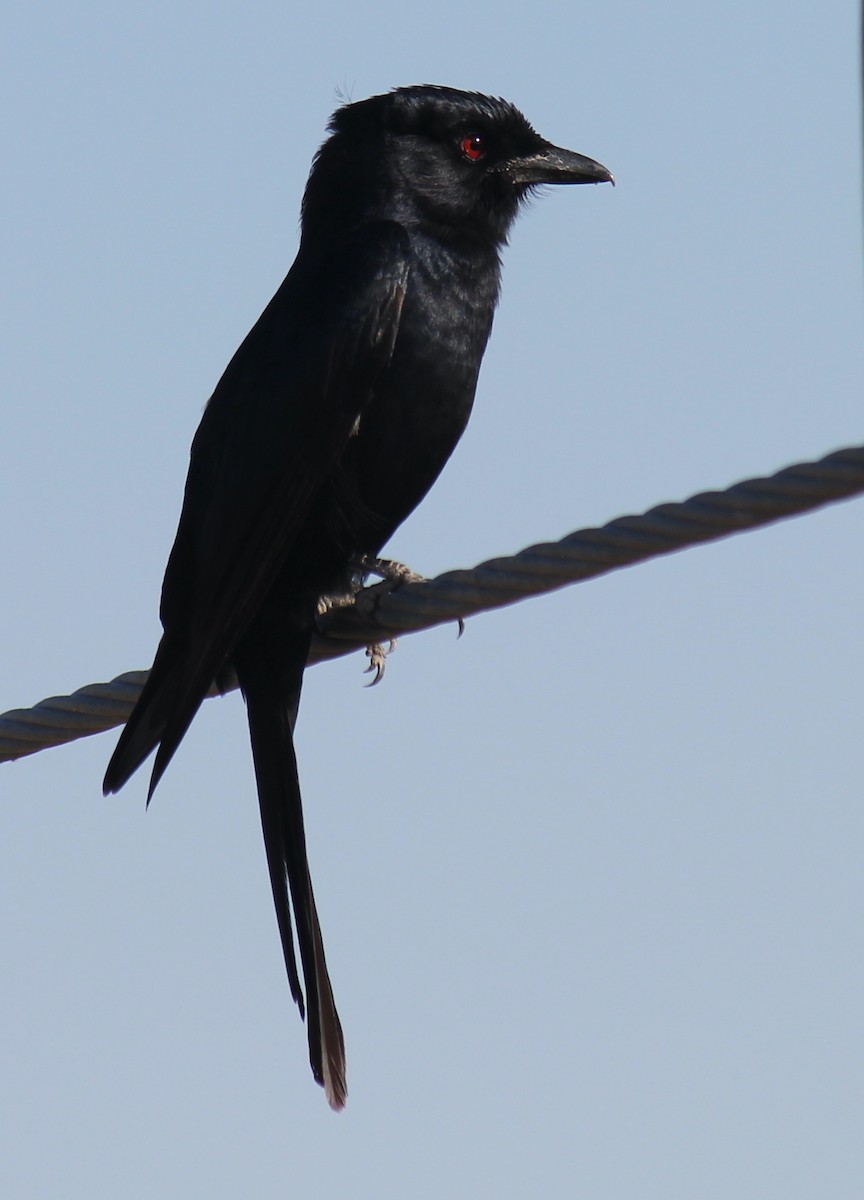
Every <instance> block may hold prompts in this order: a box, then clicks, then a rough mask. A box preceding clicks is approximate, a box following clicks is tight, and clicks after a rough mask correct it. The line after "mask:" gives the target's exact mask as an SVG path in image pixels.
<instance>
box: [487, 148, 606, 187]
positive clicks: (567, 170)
mask: <svg viewBox="0 0 864 1200" xmlns="http://www.w3.org/2000/svg"><path fill="white" fill-rule="evenodd" d="M499 169H500V170H501V171H502V172H503V173H504V174H505V175H507V176H508V177H509V178H510V179H512V180H513V182H514V183H611V184H612V186H613V187H614V186H615V176H614V175H613V174H612V172H611V171H610V170H609V169H608V168H607V167H604V166H603V164H602V163H598V162H595V161H594V159H593V158H586V157H585V155H584V154H576V152H575V151H574V150H562V149H561V147H560V146H553V145H551V143H548V142H547V143H546V145H545V146H541V147H540V149H539V150H535V151H534V152H533V154H523V155H520V157H519V158H510V159H506V160H505V161H504V162H502V163H501V166H500V168H499Z"/></svg>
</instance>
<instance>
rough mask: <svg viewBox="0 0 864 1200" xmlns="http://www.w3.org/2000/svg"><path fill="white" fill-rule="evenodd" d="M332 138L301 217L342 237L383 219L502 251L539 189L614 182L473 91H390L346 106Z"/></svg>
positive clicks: (504, 105) (508, 108)
mask: <svg viewBox="0 0 864 1200" xmlns="http://www.w3.org/2000/svg"><path fill="white" fill-rule="evenodd" d="M330 130H331V137H330V138H329V140H328V141H327V142H325V143H324V145H323V146H322V147H321V150H320V151H319V152H318V155H317V157H316V160H315V164H314V166H313V169H312V174H311V176H310V178H309V184H308V186H307V192H306V200H305V201H304V217H305V216H306V214H307V213H308V212H310V210H312V209H313V208H314V209H315V210H316V211H322V212H327V213H328V214H329V217H330V218H331V219H336V220H337V221H338V223H339V224H341V225H342V226H343V228H346V227H351V226H356V224H358V223H359V222H361V221H364V220H368V219H370V218H371V219H387V220H395V221H400V222H402V223H403V224H406V225H408V226H411V225H415V226H416V225H425V226H428V227H430V228H431V229H432V230H433V231H434V232H435V234H436V235H437V236H439V237H442V236H444V237H450V238H456V239H461V238H468V239H478V238H479V239H481V240H482V241H484V242H486V243H491V244H492V245H494V246H499V245H501V244H502V243H503V242H505V241H506V238H507V232H508V230H509V227H510V225H511V223H512V221H513V218H514V217H515V215H516V212H517V211H518V208H519V204H520V202H521V201H522V200H523V199H524V198H525V196H526V195H527V194H528V193H530V191H531V190H532V189H533V188H535V187H537V186H539V185H540V184H544V183H603V182H614V180H613V178H612V174H611V172H610V171H608V170H607V169H606V167H604V166H601V164H600V163H597V162H594V160H593V159H590V158H586V157H585V156H584V155H582V154H576V153H574V152H573V151H572V150H562V149H560V148H559V147H557V146H553V145H552V144H551V143H550V142H547V141H546V140H545V138H542V137H540V135H539V134H538V133H537V132H536V131H535V130H534V129H533V128H532V126H531V125H530V124H529V123H528V121H527V120H526V119H525V117H524V116H523V115H522V113H521V112H519V110H518V109H517V108H515V107H514V106H513V105H512V104H509V103H508V102H507V101H505V100H498V99H495V98H493V97H490V96H484V95H481V94H480V93H477V92H462V91H458V90H456V89H455V88H448V87H435V86H431V85H424V86H419V87H405V88H396V89H394V90H393V91H392V92H388V93H386V94H385V95H382V96H372V97H370V98H369V99H368V100H361V101H358V102H357V103H355V104H346V105H344V106H343V107H342V108H340V109H338V110H337V111H336V113H335V114H334V115H333V118H332V120H331V122H330ZM313 197H314V203H313Z"/></svg>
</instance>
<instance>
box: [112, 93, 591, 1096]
mask: <svg viewBox="0 0 864 1200" xmlns="http://www.w3.org/2000/svg"><path fill="white" fill-rule="evenodd" d="M330 130H331V136H330V138H329V139H328V140H327V141H326V142H325V143H324V145H323V146H322V148H321V150H320V151H319V153H318V155H317V156H316V159H315V162H314V164H313V167H312V172H311V175H310V178H309V182H308V184H307V188H306V193H305V196H304V200H303V209H302V234H301V242H300V248H299V251H298V254H297V258H296V260H295V262H294V265H293V266H292V268H291V270H290V272H289V274H288V276H287V278H286V279H285V281H284V283H283V284H282V286H281V287H280V288H279V290H278V292H277V293H276V295H275V296H274V297H273V299H272V300H271V302H270V304H269V305H268V306H267V308H266V309H265V311H264V313H263V314H262V316H261V317H260V319H259V320H258V322H257V323H256V325H255V326H254V328H253V329H252V330H251V332H250V333H249V335H248V336H247V338H246V339H245V341H244V342H243V344H242V345H241V346H240V348H239V350H238V351H237V353H236V354H235V355H234V357H233V359H232V360H231V362H230V363H229V365H228V368H227V369H226V371H225V374H224V375H223V376H222V379H221V380H220V381H219V384H218V386H217V387H216V390H215V392H214V393H213V396H212V397H211V399H210V402H209V404H208V406H207V408H206V410H205V413H204V416H203V418H202V421H201V424H200V427H199V429H198V432H197V434H196V436H195V439H194V441H193V444H192V453H191V461H190V467H189V475H188V478H187V482H186V492H185V498H184V502H183V510H182V513H181V516H180V524H179V527H178V530H177V536H176V540H175V543H174V547H173V549H172V551H171V555H170V558H169V561H168V566H167V569H166V573H165V581H164V584H163V590H162V605H161V610H160V615H161V618H162V624H163V627H164V635H163V637H162V640H161V642H160V644H159V647H158V650H157V652H156V658H155V661H154V663H153V668H152V670H151V673H150V676H149V678H148V681H147V684H146V685H145V688H144V690H143V692H142V694H141V697H140V699H139V701H138V703H137V705H136V707H135V709H134V711H133V713H132V715H131V717H130V719H129V722H128V724H127V725H126V728H125V729H124V730H123V733H122V734H121V737H120V741H119V743H118V745H117V748H116V750H115V753H114V756H113V757H112V759H111V762H110V764H109V766H108V770H107V773H106V776H105V785H104V786H105V791H106V792H112V791H116V790H117V789H118V788H120V787H122V786H123V784H124V783H125V782H126V780H127V779H128V778H129V776H130V775H131V774H132V773H133V772H134V771H135V770H136V769H137V767H138V766H140V764H141V763H142V762H143V761H144V759H145V758H146V757H147V756H148V755H149V754H150V752H151V751H152V750H153V749H156V751H157V753H156V760H155V764H154V767H153V774H152V778H151V783H150V792H149V795H152V793H153V789H154V788H155V786H156V784H157V783H158V781H159V779H160V777H161V775H162V773H163V772H164V770H165V768H166V766H167V764H168V762H169V761H170V759H171V757H172V755H173V754H174V752H175V750H176V749H177V746H178V745H179V743H180V741H181V740H182V738H183V735H184V734H185V732H186V730H187V728H188V727H189V723H190V722H191V720H192V719H193V717H194V715H195V713H196V711H197V710H198V707H199V705H200V704H201V702H202V700H203V698H204V696H205V694H206V692H207V691H208V689H209V688H210V685H211V684H212V683H213V681H214V680H215V679H217V678H218V677H219V676H220V674H221V673H222V672H223V671H224V670H225V669H226V667H228V666H233V668H234V669H235V670H236V673H237V676H238V678H239V680H240V685H241V688H242V690H243V693H244V696H245V699H246V704H247V711H248V716H249V727H250V735H251V740H252V749H253V757H254V762H255V771H256V778H257V783H258V793H259V803H260V808H261V818H262V827H263V831H264V841H265V846H266V850H267V859H268V865H269V870H270V878H271V884H272V888H273V895H274V900H275V904H276V912H277V918H278V922H279V929H280V934H281V938H282V945H283V951H284V956H285V963H286V968H287V971H288V977H289V982H290V985H291V992H292V995H293V997H294V999H295V1000H296V1001H297V1003H298V1005H299V1006H300V1009H301V1012H303V1011H304V995H303V986H302V985H301V980H300V973H299V972H298V967H297V963H296V961H295V956H294V948H293V935H292V917H291V913H292V911H293V914H294V922H295V924H296V932H297V940H298V945H299V950H300V967H301V970H302V975H303V984H305V992H306V996H305V1012H306V1018H307V1023H308V1035H309V1053H310V1061H311V1065H312V1071H313V1074H314V1076H315V1078H316V1080H317V1081H318V1082H319V1083H321V1084H323V1085H324V1087H325V1089H326V1093H327V1098H328V1100H329V1102H330V1104H331V1105H332V1106H333V1107H334V1108H341V1107H342V1105H343V1104H344V1102H345V1096H346V1084H345V1059H344V1048H343V1042H342V1031H341V1028H340V1025H339V1018H338V1016H337V1014H336V1009H335V1005H334V1004H333V997H332V989H331V986H330V980H329V976H328V973H327V968H326V963H325V960H324V950H323V943H322V940H321V932H320V928H319V924H318V918H317V914H316V911H315V901H314V896H313V893H312V884H311V880H310V877H309V869H308V864H307V859H306V845H305V836H304V833H303V817H302V808H301V801H300V788H299V783H298V779H297V769H296V762H295V758H294V748H293V737H292V734H293V728H294V722H295V720H296V715H297V706H298V703H299V698H300V689H301V684H302V677H303V668H304V665H305V662H306V657H307V653H308V647H309V640H310V637H311V633H312V629H313V624H314V619H315V613H316V607H317V603H318V599H319V597H320V596H321V595H323V594H331V593H338V592H340V591H345V590H347V588H348V586H349V583H350V579H351V576H352V572H353V571H354V570H355V569H356V568H355V566H354V564H356V561H357V560H358V558H359V557H360V556H363V555H375V554H377V553H378V551H379V550H380V548H381V547H382V546H383V545H384V543H385V542H386V541H387V539H388V538H389V537H390V535H391V534H392V533H393V531H394V530H395V529H396V528H397V526H398V525H399V524H400V523H401V522H402V521H403V520H404V519H405V517H406V516H407V515H408V514H409V513H410V512H411V511H412V509H413V508H414V507H415V506H416V505H417V504H418V503H419V501H420V500H421V499H422V498H423V496H424V495H425V494H426V492H427V491H428V489H429V487H430V486H431V485H432V483H433V482H434V481H435V479H436V478H437V476H438V474H439V473H440V471H441V469H442V467H443V466H444V463H445V462H446V461H447V459H448V457H449V456H450V454H451V452H452V450H453V448H454V446H455V445H456V443H457V441H458V439H459V437H460V436H461V434H462V431H463V429H464V428H465V423H466V422H467V420H468V416H469V413H470V410H471V405H472V402H473V398H474V391H475V387H476V383H477V375H478V372H479V369H480V362H481V359H482V356H483V351H484V349H485V347H486V342H487V339H488V337H489V332H490V329H491V325H492V316H493V312H494V309H495V305H496V303H497V300H498V288H499V251H500V248H501V247H502V245H503V244H504V242H505V241H506V238H507V233H508V230H509V228H510V225H511V223H512V221H513V218H514V217H515V215H516V212H517V210H518V207H519V204H520V201H521V200H522V199H523V198H524V196H525V195H526V193H527V192H528V191H529V190H530V189H531V188H532V187H534V186H536V185H537V184H539V183H544V182H548V183H559V182H560V183H587V182H602V181H604V180H611V178H612V177H611V175H610V174H609V172H608V171H607V170H606V168H605V167H601V166H600V165H599V164H597V163H595V162H593V161H592V160H591V159H586V158H583V157H582V156H581V155H576V154H573V153H571V152H570V151H563V150H560V149H558V148H557V147H554V146H551V145H550V144H549V143H548V142H546V141H545V140H544V139H542V138H540V137H539V136H538V135H537V134H536V133H535V132H534V130H533V129H532V128H531V126H530V125H529V124H528V122H527V121H526V120H525V118H524V117H523V116H522V115H521V114H520V113H519V112H518V110H516V109H515V108H513V106H512V105H510V104H507V103H506V102H504V101H501V100H496V99H492V98H489V97H486V96H481V95H479V94H476V93H466V92H459V91H456V90H454V89H450V88H436V87H414V88H401V89H397V90H395V91H393V92H390V93H388V94H387V95H383V96H374V97H372V98H371V99H369V100H364V101H360V102H359V103H356V104H350V105H346V106H344V107H343V108H341V109H339V110H338V111H337V112H336V114H335V115H334V117H333V120H332V122H331V125H330ZM148 799H149V796H148Z"/></svg>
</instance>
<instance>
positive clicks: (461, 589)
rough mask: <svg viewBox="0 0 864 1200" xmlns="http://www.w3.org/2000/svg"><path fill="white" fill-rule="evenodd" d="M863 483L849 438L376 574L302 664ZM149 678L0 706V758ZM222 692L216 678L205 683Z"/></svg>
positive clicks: (92, 716) (753, 524)
mask: <svg viewBox="0 0 864 1200" xmlns="http://www.w3.org/2000/svg"><path fill="white" fill-rule="evenodd" d="M861 492H864V446H856V447H850V448H848V449H845V450H837V451H835V452H834V453H833V454H829V455H827V456H826V457H825V458H822V459H820V460H818V461H816V462H806V463H798V464H796V465H794V466H791V467H786V468H784V469H783V470H782V471H779V472H778V473H777V474H776V475H771V476H768V477H762V478H757V479H747V480H744V481H742V482H741V483H736V484H734V485H733V486H732V487H730V488H728V489H727V490H726V491H713V492H701V493H699V494H698V495H695V496H692V497H690V499H688V500H685V501H683V502H681V503H667V504H660V505H658V506H657V507H655V508H651V509H649V510H648V512H646V513H643V514H641V515H639V516H623V517H617V518H615V520H613V521H610V522H609V523H608V524H607V525H604V526H602V527H600V528H592V529H582V530H578V531H577V532H575V533H571V534H568V535H567V536H566V537H564V538H562V539H561V540H560V541H558V542H547V543H540V544H537V545H534V546H528V547H527V548H526V549H525V550H522V551H521V552H520V553H519V554H516V555H514V556H512V557H510V558H493V559H489V560H488V561H487V562H483V563H480V564H479V565H478V566H476V567H474V568H473V569H472V570H458V571H448V572H446V573H445V574H443V575H439V576H438V577H437V578H436V579H432V580H427V581H424V582H422V583H408V584H404V585H401V586H399V587H398V588H397V589H395V590H394V589H393V588H392V586H391V585H388V584H376V585H374V586H373V587H368V588H364V589H362V590H361V591H360V592H359V593H358V594H357V596H356V597H355V598H354V600H353V602H352V603H350V604H346V605H345V606H344V607H341V606H340V607H335V608H332V609H330V610H329V611H328V612H327V613H325V614H324V615H323V616H322V617H320V618H319V622H318V635H317V636H316V637H315V638H314V640H313V644H312V650H311V653H310V656H309V664H310V665H312V664H314V663H317V662H321V661H323V660H326V659H330V658H335V657H338V656H341V655H344V654H350V653H351V652H352V651H354V650H356V649H358V648H360V647H364V646H367V645H369V643H371V642H380V641H382V640H386V639H387V638H394V637H396V636H398V635H401V634H404V633H409V632H418V631H420V630H421V629H430V628H432V627H433V626H435V625H441V624H444V623H446V622H450V621H459V620H462V619H464V618H466V617H469V616H474V615H476V614H478V613H481V612H485V611H488V610H490V609H493V608H500V607H503V606H505V605H508V604H515V603H516V602H518V601H519V600H524V599H527V598H528V597H529V596H539V595H543V594H544V593H546V592H550V591H554V590H556V589H558V588H561V587H565V586H566V585H568V584H573V583H579V582H582V581H583V580H586V579H593V578H596V577H597V576H599V575H605V574H607V573H608V572H610V571H614V570H618V569H620V568H622V567H626V566H632V565H634V564H635V563H638V562H644V561H646V560H647V559H650V558H656V557H659V556H660V555H663V554H670V553H672V552H673V551H676V550H683V549H685V548H686V547H688V546H695V545H698V544H700V543H702V542H709V541H715V540H717V539H718V538H722V537H728V536H730V535H731V534H734V533H742V532H745V531H746V530H749V529H756V528H758V527H759V526H762V525H768V524H770V523H771V522H773V521H778V520H781V519H783V518H785V517H792V516H797V515H801V514H802V513H805V512H810V511H812V510H813V509H816V508H821V507H822V506H823V505H825V504H829V503H834V502H837V501H840V500H846V499H849V498H850V497H852V496H855V495H858V494H860V493H861ZM146 678H147V672H146V671H128V672H126V673H125V674H123V675H118V676H117V678H116V679H113V680H111V682H110V683H94V684H88V685H87V686H86V687H83V688H80V689H79V690H78V691H76V692H73V693H72V695H71V696H51V697H49V698H48V699H46V700H42V701H41V702H40V703H39V704H37V705H35V706H34V707H33V708H29V709H13V710H11V711H10V712H7V713H3V714H0V762H5V761H9V760H11V759H16V758H21V757H23V756H24V755H27V754H35V753H36V752H37V751H39V750H43V749H46V748H47V747H49V746H58V745H62V744H64V743H66V742H71V741H75V740H76V739H77V738H81V737H88V736H90V735H92V734H95V733H102V732H104V731H105V730H107V729H111V728H113V727H114V726H116V725H120V724H122V723H123V722H125V721H126V719H127V718H128V716H129V713H130V712H131V711H132V708H133V706H134V704H135V701H136V699H137V698H138V695H139V693H140V691H141V688H142V687H143V685H144V681H145V679H146ZM222 690H225V689H224V688H223V689H222ZM217 694H218V690H217V689H216V688H215V687H214V688H212V689H211V691H210V695H217Z"/></svg>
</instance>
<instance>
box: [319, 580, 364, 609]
mask: <svg viewBox="0 0 864 1200" xmlns="http://www.w3.org/2000/svg"><path fill="white" fill-rule="evenodd" d="M359 590H360V587H359V584H358V586H357V587H356V588H355V587H352V589H351V591H350V592H334V593H332V594H331V595H329V596H319V597H318V616H319V617H323V616H324V614H325V613H328V612H330V610H331V609H334V608H348V606H349V605H351V604H353V603H354V599H355V597H356V595H357V593H358V592H359Z"/></svg>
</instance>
